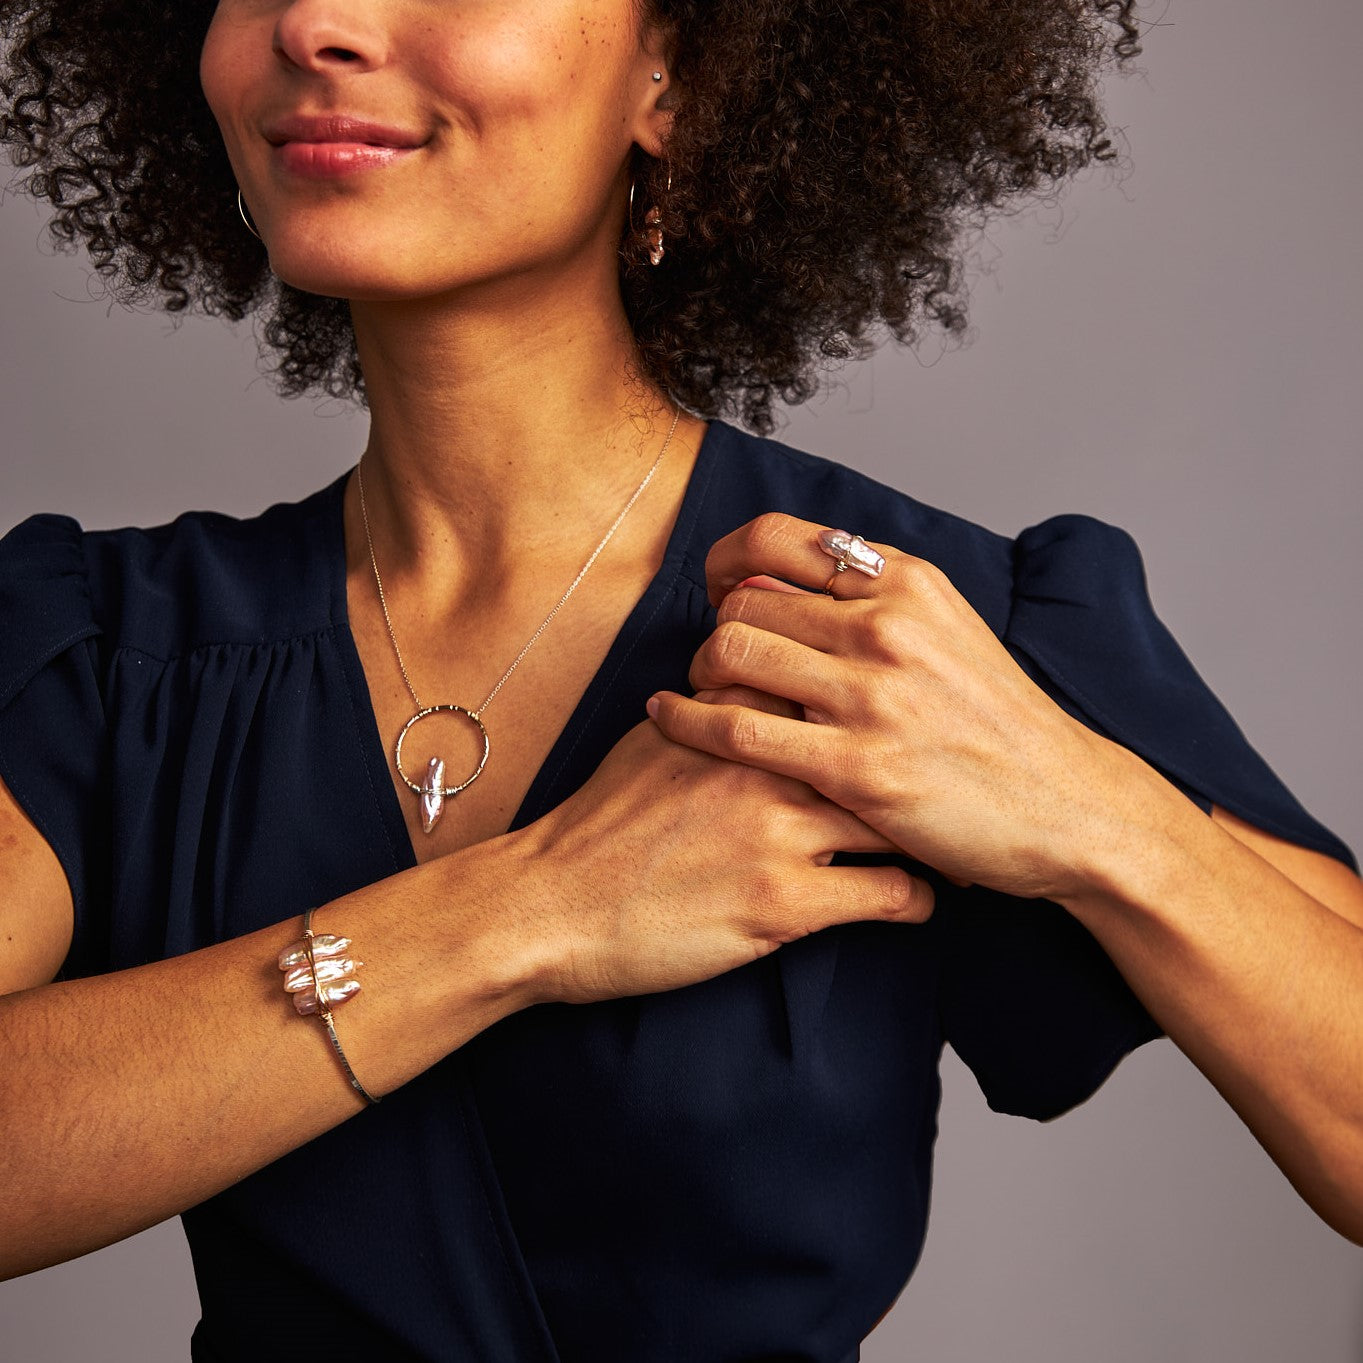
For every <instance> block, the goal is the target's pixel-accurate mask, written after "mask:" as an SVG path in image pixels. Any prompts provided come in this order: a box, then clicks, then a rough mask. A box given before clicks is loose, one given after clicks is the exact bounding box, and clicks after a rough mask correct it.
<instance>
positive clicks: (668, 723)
mask: <svg viewBox="0 0 1363 1363" xmlns="http://www.w3.org/2000/svg"><path fill="white" fill-rule="evenodd" d="M648 713H649V715H650V716H652V718H653V722H654V723H655V724H657V726H658V728H659V729H661V730H662V731H663V733H664V734H665V735H666V736H667V737H668V738H670V739H671V740H672V741H673V742H674V743H683V744H685V745H686V746H687V747H689V748H697V749H699V750H700V751H701V752H708V753H711V754H712V755H713V756H715V757H726V758H728V759H729V760H730V761H731V762H743V763H746V764H747V765H748V766H752V767H763V768H765V769H766V770H767V771H770V772H775V773H776V774H777V775H778V776H792V777H794V778H795V779H796V780H798V781H806V782H808V783H809V784H810V785H812V786H815V788H816V789H822V786H821V785H820V783H819V778H820V777H823V776H826V775H828V774H829V773H837V772H838V771H840V769H841V765H842V761H841V754H840V751H839V749H838V747H837V746H836V745H837V742H838V735H837V733H836V732H835V730H833V729H832V728H831V727H830V726H829V725H826V724H811V723H809V722H808V721H806V720H803V719H794V718H790V717H788V716H786V715H780V714H771V713H766V712H764V711H762V710H756V709H753V708H751V707H749V706H748V705H746V704H739V705H734V704H726V703H718V704H707V703H705V702H704V701H700V700H693V699H691V698H690V697H688V696H681V695H678V694H677V693H676V692H675V691H659V692H658V693H657V694H656V695H655V696H653V697H652V698H651V699H650V700H649V702H648Z"/></svg>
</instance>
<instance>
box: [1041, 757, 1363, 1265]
mask: <svg viewBox="0 0 1363 1363" xmlns="http://www.w3.org/2000/svg"><path fill="white" fill-rule="evenodd" d="M1118 754H1120V755H1118ZM1114 760H1116V761H1118V762H1120V763H1122V764H1124V765H1125V766H1126V767H1127V768H1128V769H1127V770H1126V771H1125V772H1124V773H1123V777H1124V780H1123V783H1122V788H1123V789H1124V790H1125V791H1127V792H1128V793H1129V797H1130V798H1129V801H1128V803H1127V805H1126V807H1125V809H1124V810H1123V817H1122V819H1121V822H1120V823H1119V824H1117V825H1115V826H1113V827H1111V828H1107V829H1105V830H1104V836H1103V837H1102V838H1101V839H1100V840H1098V841H1101V843H1102V847H1101V850H1100V851H1097V852H1096V854H1095V857H1094V864H1093V866H1092V867H1091V868H1090V870H1089V873H1088V875H1087V876H1086V877H1085V878H1086V880H1087V881H1088V888H1086V889H1085V890H1083V891H1081V892H1078V893H1076V894H1074V895H1071V896H1066V897H1064V898H1062V899H1061V902H1062V903H1063V904H1064V905H1065V907H1066V908H1067V909H1068V910H1069V911H1070V912H1071V913H1073V914H1074V915H1075V917H1077V918H1078V919H1079V920H1080V921H1081V922H1082V923H1084V924H1085V926H1086V927H1088V929H1089V930H1090V931H1091V932H1092V933H1093V934H1094V936H1095V937H1096V938H1097V939H1098V940H1099V942H1101V943H1102V945H1103V947H1104V949H1105V950H1106V951H1107V953H1108V954H1109V955H1110V956H1111V957H1112V959H1113V961H1114V962H1115V963H1116V965H1117V967H1118V968H1119V969H1120V970H1121V972H1122V974H1123V975H1124V976H1125V978H1126V979H1127V981H1128V982H1129V983H1130V985H1131V987H1132V988H1133V990H1134V991H1135V992H1136V994H1137V995H1138V996H1139V997H1140V998H1141V1000H1142V1002H1143V1003H1144V1004H1145V1005H1146V1007H1147V1008H1148V1009H1149V1011H1150V1013H1151V1015H1152V1016H1153V1017H1154V1018H1155V1020H1156V1021H1157V1022H1158V1023H1159V1024H1160V1025H1161V1026H1162V1027H1163V1028H1164V1030H1165V1031H1166V1032H1167V1033H1168V1035H1169V1036H1170V1037H1171V1038H1172V1039H1173V1041H1174V1042H1176V1043H1177V1045H1178V1046H1179V1047H1180V1048H1181V1049H1182V1050H1183V1051H1184V1052H1185V1053H1186V1054H1187V1055H1188V1056H1189V1057H1190V1059H1192V1061H1193V1062H1194V1063H1195V1064H1196V1065H1197V1066H1198V1068H1199V1069H1200V1070H1202V1072H1203V1073H1204V1074H1205V1075H1206V1076H1207V1077H1208V1078H1209V1079H1210V1080H1211V1082H1212V1083H1213V1084H1214V1085H1215V1086H1216V1087H1217V1089H1218V1090H1219V1091H1220V1092H1221V1093H1222V1095H1223V1096H1224V1097H1225V1098H1226V1100H1227V1101H1228V1102H1229V1103H1230V1104H1231V1106H1232V1107H1233V1108H1234V1109H1235V1110H1236V1112H1237V1113H1238V1114H1239V1115H1240V1117H1241V1118H1242V1119H1243V1120H1244V1121H1245V1123H1246V1124H1247V1125H1248V1126H1249V1127H1250V1129H1251V1130H1252V1131H1253V1132H1254V1134H1255V1135H1256V1136H1257V1137H1258V1139H1259V1141H1260V1142H1261V1143H1262V1144H1263V1146H1264V1148H1265V1149H1266V1150H1267V1151H1268V1153H1269V1154H1270V1155H1271V1156H1272V1157H1273V1159H1274V1160H1275V1162H1276V1163H1277V1164H1278V1165H1279V1167H1280V1168H1281V1169H1282V1170H1283V1172H1284V1173H1285V1174H1286V1175H1287V1177H1288V1178H1289V1179H1290V1180H1291V1182H1292V1183H1293V1185H1294V1186H1295V1187H1296V1189H1297V1190H1298V1192H1299V1193H1300V1194H1301V1195H1302V1197H1303V1198H1305V1200H1306V1201H1307V1202H1308V1203H1309V1204H1310V1205H1311V1206H1312V1207H1313V1208H1314V1209H1315V1210H1316V1212H1317V1213H1318V1214H1319V1215H1320V1216H1321V1217H1322V1218H1323V1219H1324V1220H1325V1221H1326V1222H1328V1223H1329V1224H1330V1225H1331V1226H1332V1227H1333V1228H1334V1229H1336V1230H1337V1231H1339V1232H1340V1234H1342V1235H1345V1236H1347V1237H1348V1238H1349V1239H1351V1240H1354V1241H1356V1242H1359V1243H1363V1068H1360V1064H1359V1057H1360V1056H1363V930H1360V929H1359V928H1358V927H1357V926H1355V924H1353V923H1352V922H1350V921H1349V920H1348V919H1346V918H1344V917H1342V916H1341V915H1340V914H1337V913H1335V912H1333V911H1332V910H1331V909H1329V908H1328V907H1326V906H1325V905H1324V904H1322V903H1320V902H1319V901H1318V900H1316V899H1315V898H1313V897H1312V896H1311V895H1309V894H1308V893H1306V892H1305V891H1304V890H1302V889H1300V888H1299V887H1298V886H1297V885H1295V884H1294V883H1293V882H1292V881H1291V880H1289V879H1288V878H1287V877H1286V876H1285V875H1283V874H1282V873H1281V872H1280V871H1278V870H1277V869H1276V868H1275V867H1273V866H1272V865H1270V864H1269V863H1268V862H1266V861H1265V860H1264V859H1263V858H1261V857H1259V856H1258V855H1256V854H1255V853H1254V852H1253V851H1252V850H1251V849H1250V848H1248V847H1246V846H1244V845H1243V844H1242V843H1241V842H1239V841H1238V840H1237V839H1236V838H1235V837H1233V836H1231V835H1230V834H1229V833H1227V832H1226V831H1225V830H1224V829H1222V828H1220V827H1219V826H1218V825H1217V824H1216V823H1215V822H1214V821H1213V820H1211V819H1209V818H1207V817H1206V816H1205V815H1204V814H1203V813H1202V812H1201V811H1200V810H1198V809H1197V808H1196V807H1195V806H1193V805H1192V804H1191V803H1190V802H1189V801H1187V800H1186V799H1184V797H1183V796H1181V795H1180V794H1178V793H1177V792H1176V791H1174V790H1173V788H1172V787H1171V786H1169V785H1168V783H1167V782H1165V781H1164V780H1163V778H1161V777H1160V776H1159V775H1158V774H1157V773H1155V772H1153V771H1152V770H1151V769H1150V768H1149V767H1147V766H1145V764H1143V763H1141V762H1140V761H1139V759H1137V758H1134V757H1132V756H1131V755H1130V754H1129V753H1125V751H1124V750H1120V749H1117V750H1115V752H1114ZM1095 846H1096V843H1095Z"/></svg>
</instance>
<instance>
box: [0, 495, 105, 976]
mask: <svg viewBox="0 0 1363 1363" xmlns="http://www.w3.org/2000/svg"><path fill="white" fill-rule="evenodd" d="M83 533H84V532H83V531H82V529H81V527H80V525H79V523H78V522H76V521H75V520H73V519H72V518H71V517H70V516H59V515H51V514H42V515H35V516H30V517H29V518H28V519H27V520H24V521H21V522H20V523H19V524H18V525H16V526H15V527H14V528H13V529H12V530H11V531H9V533H8V534H6V535H5V536H4V537H3V538H2V539H0V779H2V780H3V781H4V783H5V785H6V787H7V788H8V789H9V791H10V793H11V794H12V795H13V797H14V799H15V800H16V801H17V802H18V804H19V806H20V807H21V808H22V809H23V810H24V811H25V813H26V814H27V815H28V817H29V818H30V819H31V820H32V821H33V824H34V826H35V827H36V828H37V829H38V831H39V833H41V834H42V836H43V838H44V839H45V840H46V841H47V843H48V845H49V846H50V847H51V848H52V850H53V852H54V853H55V855H56V857H57V860H58V861H59V862H60V863H61V866H62V870H63V871H64V872H65V874H66V878H67V883H68V885H69V887H70V890H71V899H72V904H73V906H74V910H75V916H76V921H77V923H78V924H80V923H82V922H85V921H87V920H89V919H90V918H91V917H94V918H103V916H104V914H103V906H104V905H105V904H106V903H107V899H108V892H109V864H110V853H111V846H110V844H111V838H110V824H109V819H108V799H107V792H108V789H109V784H110V773H109V737H108V726H107V723H106V716H105V705H104V697H103V694H102V690H101V686H100V681H99V676H100V664H99V659H98V644H99V636H100V634H101V632H102V631H101V628H100V625H99V623H98V621H97V620H96V619H95V618H94V615H93V612H92V608H91V593H90V587H89V582H88V578H87V572H86V560H85V553H84V545H83ZM93 904H98V905H99V906H100V909H99V910H98V911H92V905H93ZM79 954H80V952H79V951H77V952H75V953H73V956H78V955H79ZM85 968H86V967H85V965H84V964H83V963H82V962H81V961H79V960H76V959H73V958H68V961H67V965H66V967H65V969H64V972H63V973H68V972H70V971H72V970H74V971H75V972H76V973H84V969H85Z"/></svg>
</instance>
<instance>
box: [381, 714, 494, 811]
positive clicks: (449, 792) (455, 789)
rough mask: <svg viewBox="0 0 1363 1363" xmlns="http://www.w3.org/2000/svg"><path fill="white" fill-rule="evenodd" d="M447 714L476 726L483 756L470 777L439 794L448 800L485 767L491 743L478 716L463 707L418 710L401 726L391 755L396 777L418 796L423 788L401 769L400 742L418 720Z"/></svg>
mask: <svg viewBox="0 0 1363 1363" xmlns="http://www.w3.org/2000/svg"><path fill="white" fill-rule="evenodd" d="M447 712H448V713H452V714H457V715H463V716H465V717H466V718H467V719H469V720H471V721H472V722H473V723H474V724H475V725H476V726H477V728H478V732H479V733H480V734H481V735H482V738H483V755H482V756H481V757H480V758H479V759H478V765H477V766H476V767H475V768H474V770H473V775H472V776H469V777H466V778H465V779H464V780H463V781H461V782H460V783H459V784H458V785H457V786H445V787H444V788H443V789H442V791H441V794H442V795H443V796H444V797H445V798H446V799H448V798H449V797H450V796H451V795H458V794H459V792H460V791H461V790H463V789H464V788H465V787H466V786H471V785H472V784H473V783H474V782H475V781H476V780H477V779H478V775H479V773H480V772H481V771H482V770H483V768H484V767H485V766H486V765H487V755H488V752H489V750H490V749H491V747H492V744H491V741H490V740H489V739H488V736H487V729H486V727H485V726H484V724H483V721H482V720H481V719H479V718H478V716H477V715H475V714H474V713H473V711H472V710H469V709H467V708H466V707H465V706H463V705H428V706H427V707H426V708H425V709H424V710H418V711H417V712H416V714H414V715H413V716H412V717H411V719H409V720H408V721H407V723H406V724H404V725H403V726H402V732H401V733H400V734H398V742H397V748H396V749H395V750H394V753H393V757H394V760H395V761H396V763H397V769H398V775H399V776H400V777H402V779H403V780H404V781H405V782H406V783H407V786H408V788H409V789H411V790H414V791H416V793H417V794H418V795H420V794H422V791H423V787H422V786H420V785H419V784H418V783H417V782H415V781H413V780H412V778H411V777H410V776H408V775H407V773H406V772H405V771H403V769H402V740H403V739H404V738H406V737H407V730H408V729H410V728H411V727H412V725H413V724H415V723H416V722H417V721H418V720H420V719H425V718H426V716H427V715H438V714H443V713H447Z"/></svg>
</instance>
